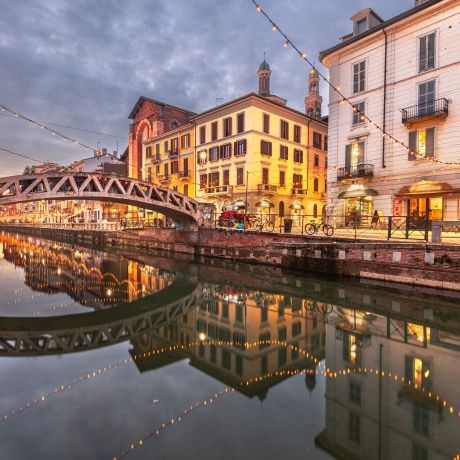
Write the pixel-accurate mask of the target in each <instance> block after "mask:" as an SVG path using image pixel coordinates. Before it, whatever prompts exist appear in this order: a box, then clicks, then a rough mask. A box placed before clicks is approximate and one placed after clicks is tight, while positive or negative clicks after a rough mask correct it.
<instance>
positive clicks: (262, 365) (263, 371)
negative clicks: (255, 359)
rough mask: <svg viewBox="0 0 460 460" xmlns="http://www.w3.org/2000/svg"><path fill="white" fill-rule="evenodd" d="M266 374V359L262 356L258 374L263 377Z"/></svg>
mask: <svg viewBox="0 0 460 460" xmlns="http://www.w3.org/2000/svg"><path fill="white" fill-rule="evenodd" d="M267 372H268V358H267V355H265V356H262V358H261V359H260V373H261V374H262V375H265V374H266V373H267Z"/></svg>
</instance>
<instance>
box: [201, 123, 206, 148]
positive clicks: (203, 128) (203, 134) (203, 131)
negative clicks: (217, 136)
mask: <svg viewBox="0 0 460 460" xmlns="http://www.w3.org/2000/svg"><path fill="white" fill-rule="evenodd" d="M205 143H206V126H201V127H200V144H205Z"/></svg>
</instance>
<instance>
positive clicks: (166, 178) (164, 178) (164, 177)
mask: <svg viewBox="0 0 460 460" xmlns="http://www.w3.org/2000/svg"><path fill="white" fill-rule="evenodd" d="M158 180H159V181H160V182H161V183H166V182H170V181H171V176H170V175H169V174H161V175H160V176H158Z"/></svg>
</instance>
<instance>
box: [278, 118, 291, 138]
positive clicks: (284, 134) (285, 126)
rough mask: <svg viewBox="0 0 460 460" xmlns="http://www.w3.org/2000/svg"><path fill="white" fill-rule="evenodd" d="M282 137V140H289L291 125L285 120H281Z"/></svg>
mask: <svg viewBox="0 0 460 460" xmlns="http://www.w3.org/2000/svg"><path fill="white" fill-rule="evenodd" d="M280 137H281V138H282V139H289V123H288V122H287V121H285V120H281V124H280Z"/></svg>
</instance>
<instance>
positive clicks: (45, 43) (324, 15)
mask: <svg viewBox="0 0 460 460" xmlns="http://www.w3.org/2000/svg"><path fill="white" fill-rule="evenodd" d="M261 4H262V6H263V7H264V9H265V10H267V12H268V13H269V14H271V15H272V16H273V19H274V20H275V22H277V23H278V24H279V25H280V26H281V27H282V28H284V29H285V31H286V32H287V33H288V35H289V36H290V37H291V39H292V41H294V42H295V43H297V44H298V46H299V48H301V49H303V50H305V52H306V53H307V54H308V55H309V56H310V57H314V58H316V57H317V55H318V51H320V50H322V49H325V48H328V47H329V46H331V45H334V44H336V43H337V40H338V37H339V36H341V35H344V34H346V33H348V32H350V31H351V21H350V19H349V18H350V17H351V16H352V15H353V14H354V13H355V12H357V11H358V10H360V9H362V8H365V7H368V6H371V7H372V8H374V9H375V10H376V11H377V12H378V13H379V14H380V15H381V16H382V17H384V18H389V17H391V16H393V15H395V14H398V13H400V12H401V11H403V10H405V9H408V8H410V7H411V6H412V5H413V0H402V1H400V2H395V1H391V2H388V1H383V0H321V1H313V0H264V1H263V2H261ZM0 12H1V13H0V104H2V105H5V106H7V107H10V108H12V109H13V110H15V111H17V112H20V113H22V114H24V115H26V116H28V117H30V118H33V119H35V120H39V121H46V122H51V123H56V124H60V125H65V126H71V127H75V128H81V129H88V130H92V131H98V132H100V133H101V134H93V133H88V132H85V131H77V130H73V129H68V128H60V127H57V126H54V127H53V126H50V127H53V128H55V129H56V130H59V131H60V132H62V133H64V134H66V135H68V136H70V137H73V138H77V139H79V140H80V141H81V142H84V143H86V144H88V145H90V146H96V145H97V143H98V142H100V144H99V145H100V146H101V147H107V148H108V149H109V151H112V150H115V149H116V145H117V139H118V146H119V151H120V152H122V151H123V150H124V148H125V147H126V144H127V132H128V125H129V122H130V120H128V114H129V112H130V110H131V108H132V107H133V105H134V104H135V102H136V100H137V98H138V97H139V96H140V95H145V96H150V97H153V98H156V99H159V100H162V101H165V102H168V103H171V104H173V105H178V106H181V107H184V108H187V109H189V110H193V111H201V110H204V109H207V108H209V107H212V106H214V105H215V104H216V99H217V98H222V99H221V100H219V102H222V101H227V100H230V99H232V98H234V97H237V96H239V95H241V94H244V93H247V92H250V91H253V90H256V89H257V78H256V71H257V67H258V64H259V63H260V61H261V60H262V56H263V52H264V51H266V52H267V60H268V61H269V63H270V65H271V68H272V79H271V89H272V92H274V93H276V94H279V95H280V96H283V97H285V98H287V99H288V104H289V105H290V106H292V107H294V108H297V109H300V110H303V98H304V96H305V94H306V75H307V73H308V68H307V67H306V65H305V63H303V62H302V61H301V60H300V59H299V58H298V56H297V55H296V54H295V53H294V51H293V50H291V49H284V48H283V46H282V43H283V41H282V39H281V37H280V35H279V34H278V33H274V32H273V31H272V30H271V28H270V26H269V24H268V23H267V22H266V21H265V20H264V18H263V17H262V15H261V14H259V13H256V11H255V8H254V6H253V4H252V3H251V1H250V0H214V1H212V0H131V1H128V0H97V1H94V0H21V1H12V0H0ZM323 92H326V90H325V89H323ZM102 133H104V134H102ZM105 134H111V135H112V136H107V135H105ZM114 136H118V138H117V137H114ZM0 147H2V148H6V149H9V150H13V151H15V152H18V153H22V154H26V155H29V156H31V157H33V158H37V159H40V160H43V161H45V160H48V161H58V162H60V163H62V164H68V163H70V162H72V161H74V160H76V159H79V158H85V157H87V156H90V155H91V152H88V151H87V150H84V149H82V148H81V147H78V146H76V145H74V144H70V143H64V141H62V140H59V139H57V138H55V137H54V136H52V135H51V134H50V133H48V134H47V133H46V132H45V131H44V130H42V129H40V128H38V127H37V126H34V125H31V124H29V123H27V122H24V121H21V120H19V119H16V118H11V117H8V116H5V112H0ZM28 163H29V164H30V163H31V162H28V161H27V160H24V159H21V158H18V157H13V156H12V155H10V154H7V153H4V152H1V151H0V176H4V175H10V174H16V173H20V172H22V170H23V168H24V166H25V165H26V164H28Z"/></svg>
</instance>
